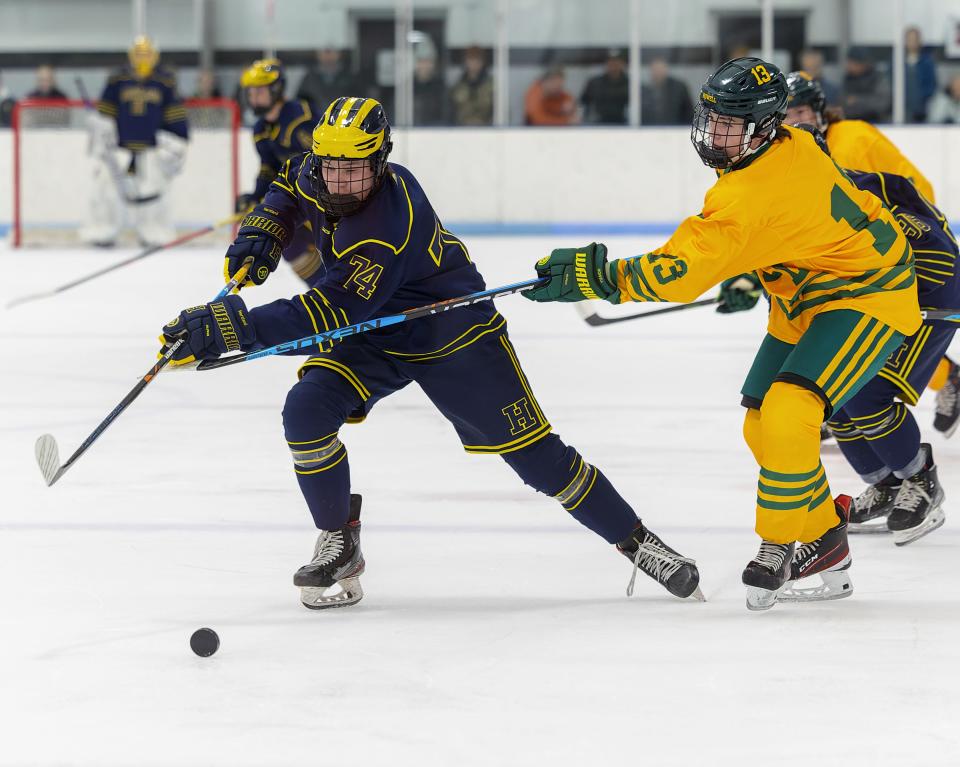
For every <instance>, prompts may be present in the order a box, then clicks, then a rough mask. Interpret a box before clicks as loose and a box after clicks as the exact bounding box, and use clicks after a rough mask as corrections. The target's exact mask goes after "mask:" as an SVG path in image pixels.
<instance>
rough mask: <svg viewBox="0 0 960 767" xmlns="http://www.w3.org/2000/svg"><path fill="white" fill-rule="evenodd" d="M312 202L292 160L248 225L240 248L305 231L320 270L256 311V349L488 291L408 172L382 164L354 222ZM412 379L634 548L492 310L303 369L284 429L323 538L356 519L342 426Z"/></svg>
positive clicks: (385, 335) (367, 343)
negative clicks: (249, 238)
mask: <svg viewBox="0 0 960 767" xmlns="http://www.w3.org/2000/svg"><path fill="white" fill-rule="evenodd" d="M354 111H356V110H354ZM335 117H336V114H334V118H335ZM334 118H331V119H334ZM361 119H363V116H362V115H360V116H359V117H357V120H361ZM331 124H332V123H331ZM315 195H316V191H315V187H314V185H313V183H312V179H311V176H310V161H309V156H298V157H293V158H291V159H290V160H288V161H287V162H286V164H285V165H284V167H283V169H282V170H281V172H280V173H279V175H278V176H277V178H276V179H275V180H274V181H273V182H272V184H271V186H270V188H269V190H268V192H267V194H266V196H265V197H264V200H263V202H262V203H261V204H260V205H258V206H257V207H256V208H255V209H254V211H253V212H252V213H251V214H250V215H249V216H248V217H247V218H246V219H245V221H244V225H243V226H242V227H241V230H240V238H242V237H243V235H244V232H245V231H251V229H250V227H252V228H254V229H260V230H262V231H266V232H270V233H271V236H274V237H276V238H277V239H279V240H280V241H281V243H282V244H286V243H288V242H289V240H290V237H291V236H292V233H293V232H294V231H295V229H296V227H297V226H298V225H300V224H301V223H307V224H309V225H310V228H311V229H312V231H313V232H314V234H315V238H316V239H315V242H316V245H317V248H318V249H319V251H320V253H321V255H322V257H323V261H324V264H325V269H324V270H322V276H321V278H320V279H319V281H318V282H317V283H316V284H315V285H314V286H313V287H312V288H311V289H310V290H308V291H307V292H306V293H304V294H302V295H299V296H297V297H295V298H293V299H289V300H287V299H283V300H279V301H274V302H272V303H269V304H266V305H264V306H260V307H256V308H254V309H251V310H250V312H249V317H250V320H251V321H252V325H253V327H254V329H255V331H256V346H254V347H253V348H258V347H260V346H269V345H272V344H275V343H278V342H281V341H286V340H290V339H293V338H298V337H302V336H308V335H312V334H314V333H317V332H318V331H323V330H329V329H333V328H336V327H342V326H344V325H347V324H350V323H356V322H360V321H363V320H365V319H368V318H371V317H376V316H380V315H388V314H393V313H396V312H400V311H403V310H405V309H409V308H412V307H417V306H424V305H427V304H431V303H434V302H437V301H441V300H444V299H448V298H454V297H457V296H461V295H465V294H468V293H472V292H476V291H481V290H484V289H485V285H484V281H483V278H482V277H481V275H480V273H479V272H478V271H477V268H476V266H475V265H474V264H473V262H472V260H471V258H470V254H469V253H468V251H467V248H466V246H465V245H464V243H463V242H462V241H461V240H460V239H459V238H458V237H457V236H456V235H454V234H453V233H452V232H450V231H448V230H447V229H445V228H444V226H443V224H442V223H441V222H440V219H439V218H438V216H437V214H436V213H435V212H434V209H433V207H432V206H431V204H430V202H429V200H428V199H427V196H426V194H425V193H424V191H423V189H422V188H421V186H420V184H419V182H418V181H417V179H416V178H415V177H414V176H413V174H412V173H411V172H410V171H409V170H407V169H406V168H404V167H402V166H400V165H396V164H392V163H390V164H387V166H386V172H385V175H384V177H383V181H382V185H381V186H380V188H379V189H378V190H376V191H375V192H374V193H373V194H372V196H371V198H370V199H369V200H368V201H367V202H366V203H365V204H364V206H363V207H362V208H361V209H360V210H359V211H358V212H356V213H353V214H352V215H344V216H341V217H334V216H328V215H327V214H326V213H325V211H324V209H323V206H322V204H321V202H320V201H318V200H317V198H316V196H315ZM411 382H416V383H417V384H418V385H419V386H420V388H421V389H422V390H423V391H424V393H425V394H426V395H427V396H428V397H429V398H430V400H431V401H432V402H433V403H434V405H435V406H436V407H437V409H438V410H440V412H441V413H443V415H444V416H445V417H446V418H447V420H448V421H449V422H450V423H451V425H452V426H453V427H454V429H455V431H456V432H457V435H458V436H459V438H460V441H461V443H462V444H463V447H464V449H465V450H467V451H468V452H471V453H478V454H493V455H500V456H502V457H503V459H504V460H505V461H506V462H507V464H509V465H510V466H511V468H513V469H514V470H515V471H516V473H517V474H518V475H519V476H520V477H521V478H522V479H523V481H524V482H525V483H526V484H528V485H530V486H532V487H534V488H535V489H537V490H539V491H541V492H543V493H546V494H548V495H550V496H552V497H554V498H556V499H557V500H558V501H559V502H560V503H561V504H562V505H563V507H564V508H565V509H566V510H567V511H568V512H570V514H571V515H572V516H573V517H575V518H576V519H577V520H578V521H580V522H581V523H582V524H584V525H585V526H587V527H588V528H590V529H591V530H593V531H595V532H597V533H598V534H599V535H601V536H602V537H604V538H605V539H606V540H607V541H609V542H610V543H616V542H620V541H623V540H624V539H626V538H627V537H628V536H629V535H630V534H631V532H632V531H633V530H634V528H635V527H636V525H637V524H638V520H637V516H636V514H635V513H634V511H633V510H632V509H631V508H630V506H629V505H628V504H627V502H626V501H625V500H624V499H623V498H622V497H621V496H620V495H619V494H618V493H617V491H616V490H615V489H614V488H613V486H612V485H611V484H610V482H609V481H608V480H607V478H606V477H605V476H604V475H603V474H602V473H601V472H600V471H599V470H598V469H596V468H595V467H594V466H592V465H591V464H589V463H587V462H586V461H585V460H584V459H583V458H582V457H581V456H580V455H579V454H578V453H577V451H576V450H575V449H574V448H572V447H569V446H567V445H565V444H564V443H563V442H562V441H561V440H560V438H559V437H558V436H557V435H556V434H554V433H553V432H552V427H551V425H550V422H549V421H548V420H547V417H546V416H545V415H544V413H543V410H542V409H541V407H540V404H539V403H538V401H537V399H536V397H535V395H534V393H533V390H532V388H531V385H530V382H529V380H528V379H527V376H526V374H525V373H524V371H523V369H522V367H521V366H520V362H519V359H518V355H517V351H516V349H515V348H514V346H513V344H512V343H511V341H510V338H509V335H508V333H507V323H506V320H505V319H504V317H503V316H502V315H501V314H500V313H499V312H498V311H497V310H496V308H495V307H494V306H493V304H492V303H490V302H484V303H477V304H473V305H470V306H466V307H462V308H459V309H457V310H455V311H451V312H448V313H444V314H442V315H438V316H436V317H427V318H423V319H418V320H417V321H416V322H410V323H402V324H400V325H397V326H394V327H392V328H384V329H381V330H378V331H373V332H369V333H365V334H363V335H357V336H350V337H348V338H346V339H345V340H344V341H342V342H340V343H337V344H334V345H333V346H332V348H329V349H325V350H323V351H321V352H320V353H316V354H314V355H313V356H311V357H310V358H309V359H308V360H307V361H306V362H305V363H304V364H303V366H302V367H301V368H300V371H299V382H298V383H297V384H296V385H295V386H294V387H293V388H292V389H291V390H290V393H289V394H288V396H287V399H286V403H285V406H284V409H283V424H284V432H285V435H286V439H287V443H288V446H289V448H290V451H291V454H292V457H293V463H294V469H295V471H296V476H297V480H298V482H299V484H300V488H301V490H302V492H303V495H304V497H305V499H306V502H307V504H308V506H309V508H310V512H311V514H312V516H313V519H314V522H315V524H316V526H317V527H318V528H320V529H322V530H333V529H337V528H339V527H341V526H342V525H344V524H345V523H346V521H347V518H348V513H349V497H350V471H349V464H348V460H347V449H346V447H345V446H344V444H343V442H342V441H341V439H340V428H341V426H342V425H343V424H344V423H345V422H348V421H351V422H355V421H359V420H362V419H364V418H365V417H366V416H367V415H368V414H369V412H370V410H371V408H372V407H373V406H374V405H375V404H376V403H377V402H378V401H379V400H381V399H383V398H384V397H386V396H388V395H390V394H392V393H393V392H395V391H398V390H399V389H402V388H404V387H405V386H407V385H409V384H410V383H411Z"/></svg>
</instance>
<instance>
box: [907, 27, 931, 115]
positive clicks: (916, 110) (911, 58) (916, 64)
mask: <svg viewBox="0 0 960 767" xmlns="http://www.w3.org/2000/svg"><path fill="white" fill-rule="evenodd" d="M903 34H904V36H903V46H904V49H905V50H904V68H905V72H906V74H905V78H904V86H905V90H906V93H905V98H904V101H905V109H904V118H905V119H906V121H907V122H908V123H922V122H925V121H926V119H927V104H928V102H929V101H930V99H931V98H933V94H934V93H936V91H937V67H936V65H935V64H934V63H933V57H932V56H931V55H930V53H929V52H928V51H925V50H924V49H923V41H922V40H921V38H920V30H919V29H917V28H916V27H907V29H906V31H905V32H904V33H903Z"/></svg>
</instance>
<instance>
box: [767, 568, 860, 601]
mask: <svg viewBox="0 0 960 767" xmlns="http://www.w3.org/2000/svg"><path fill="white" fill-rule="evenodd" d="M849 566H850V562H849V560H848V561H847V562H846V563H845V564H844V565H842V567H844V568H847V567H849ZM816 574H818V575H819V576H820V578H821V581H822V582H821V583H820V584H818V585H817V586H808V587H807V588H795V586H794V584H796V583H797V581H791V582H790V583H788V584H787V585H786V586H785V587H784V589H783V591H782V592H781V594H780V601H781V602H827V601H830V600H832V599H845V598H846V597H849V596H850V595H851V594H853V581H852V580H850V573H849V571H848V570H846V569H843V570H825V571H824V572H822V573H816Z"/></svg>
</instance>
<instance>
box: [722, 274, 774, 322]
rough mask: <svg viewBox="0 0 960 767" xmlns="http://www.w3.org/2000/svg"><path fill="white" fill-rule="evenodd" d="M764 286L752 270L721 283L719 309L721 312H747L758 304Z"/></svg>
mask: <svg viewBox="0 0 960 767" xmlns="http://www.w3.org/2000/svg"><path fill="white" fill-rule="evenodd" d="M762 294H763V288H762V286H761V285H760V280H759V279H758V278H757V275H755V274H753V273H752V272H750V273H749V274H741V275H738V276H736V277H731V278H730V279H728V280H724V281H723V282H721V283H720V303H719V304H717V311H718V312H719V313H720V314H732V313H733V312H745V311H746V310H747V309H752V308H753V307H754V306H756V305H757V301H759V300H760V296H761V295H762Z"/></svg>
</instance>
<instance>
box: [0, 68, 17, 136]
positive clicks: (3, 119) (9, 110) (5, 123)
mask: <svg viewBox="0 0 960 767" xmlns="http://www.w3.org/2000/svg"><path fill="white" fill-rule="evenodd" d="M16 103H17V102H16V100H15V99H13V98H12V97H11V96H10V91H9V90H7V86H6V85H4V84H3V75H2V74H0V128H9V127H10V118H11V117H12V115H13V106H14V104H16Z"/></svg>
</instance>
